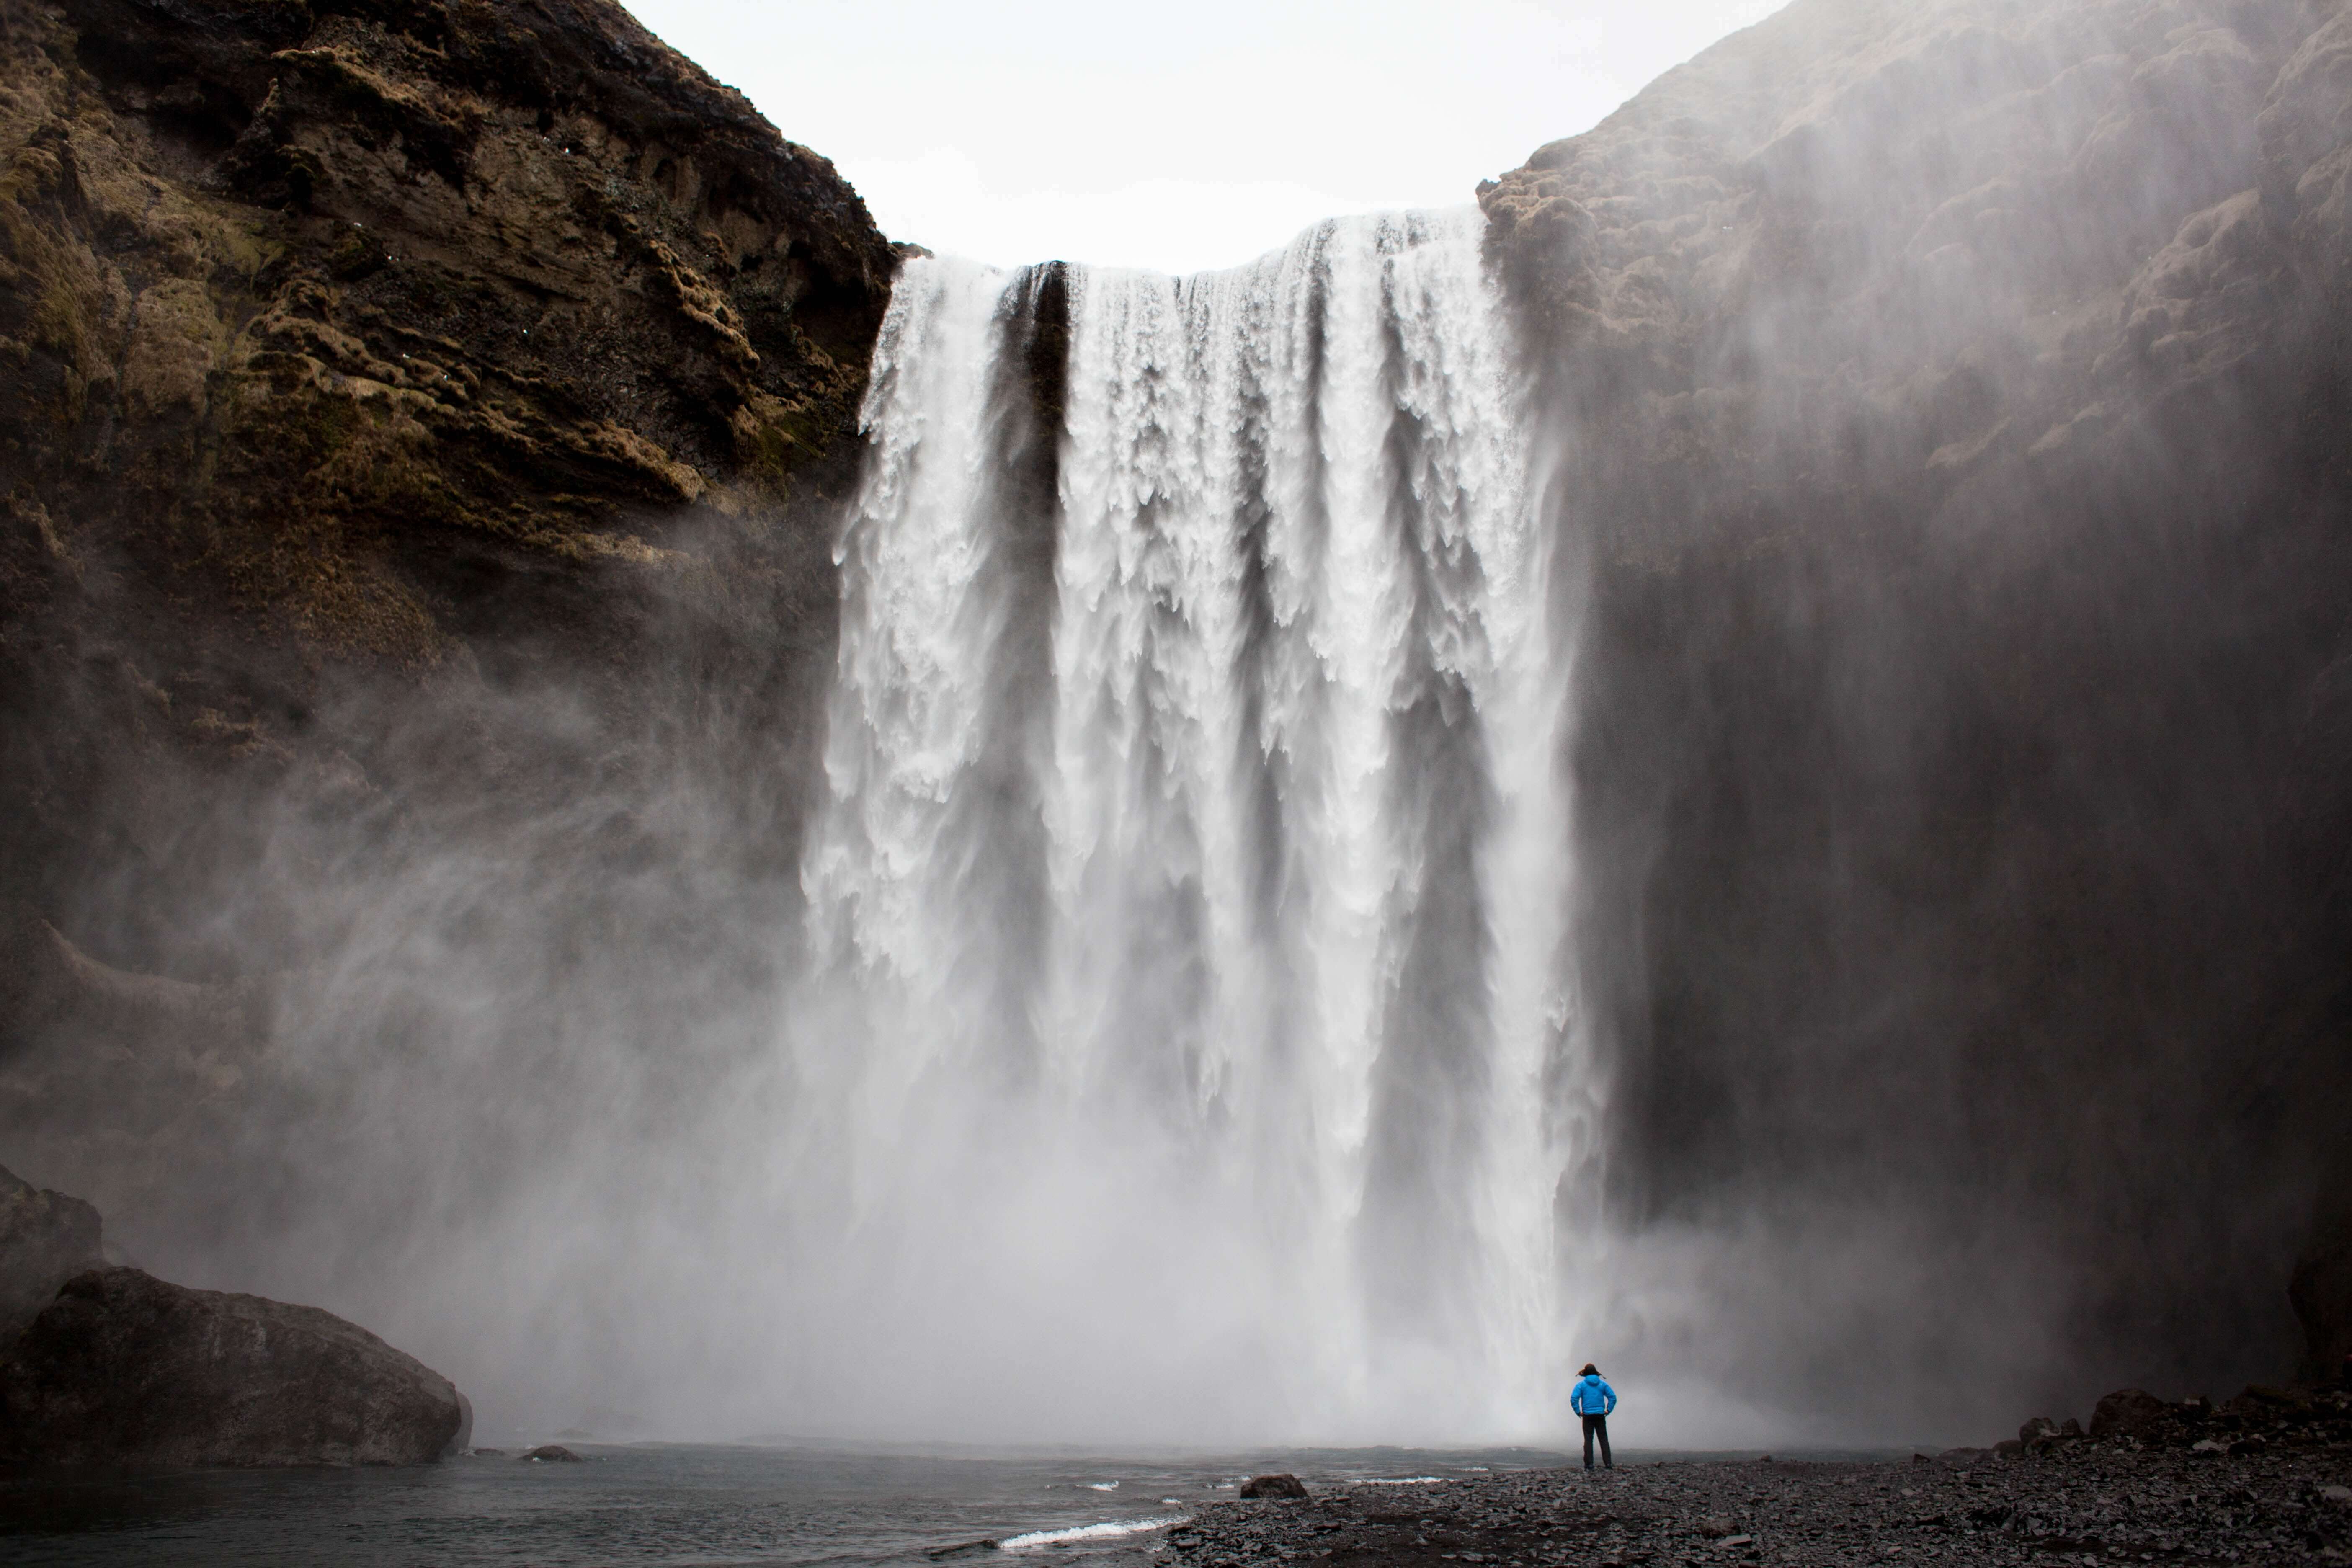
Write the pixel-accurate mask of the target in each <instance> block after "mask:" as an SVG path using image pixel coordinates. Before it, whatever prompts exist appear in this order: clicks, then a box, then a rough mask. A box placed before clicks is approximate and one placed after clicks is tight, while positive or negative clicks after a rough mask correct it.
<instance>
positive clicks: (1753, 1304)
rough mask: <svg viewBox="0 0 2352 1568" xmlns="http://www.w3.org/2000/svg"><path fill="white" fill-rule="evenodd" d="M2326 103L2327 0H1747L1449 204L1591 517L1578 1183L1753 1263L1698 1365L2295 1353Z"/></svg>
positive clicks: (2049, 1374)
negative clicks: (1746, 10)
mask: <svg viewBox="0 0 2352 1568" xmlns="http://www.w3.org/2000/svg"><path fill="white" fill-rule="evenodd" d="M2347 106H2352V12H2347V10H2346V9H2345V8H2344V7H2343V6H2341V5H2337V4H2334V3H2327V4H2321V3H2316V0H2311V3H2306V0H2228V3H2225V0H2178V3H2148V0H2099V3H2095V4H2069V5H2007V4H1990V3H1979V0H1939V3H1937V4H1933V5H1887V4H1883V3H1880V0H1799V3H1798V4H1796V5H1792V6H1790V8H1789V9H1788V10H1787V11H1785V12H1783V13H1781V14H1780V16H1776V17H1774V18H1773V19H1771V20H1770V21H1769V22H1767V23H1765V24H1763V25H1761V26H1757V27H1755V28H1751V29H1749V30H1748V31H1747V32H1745V33H1743V34H1740V35H1738V36H1736V37H1732V38H1731V39H1728V40H1727V41H1726V42H1724V43H1723V44H1721V45H1718V46H1717V47H1715V48H1714V49H1712V50H1710V51H1709V52H1708V53H1706V54H1705V55H1703V56H1701V57H1700V58H1698V59H1697V60H1696V61H1694V62H1693V63H1692V64H1690V65H1687V66H1685V67H1684V68H1680V69H1678V70H1676V71H1675V72H1672V73H1670V74H1669V75H1668V76H1666V77H1665V78H1664V79H1661V80H1660V81H1659V82H1658V83H1657V84H1656V85H1655V86H1654V87H1652V88H1651V89H1649V90H1647V91H1646V92H1644V93H1643V94H1642V95H1641V96H1640V97H1639V98H1637V99H1635V100H1633V101H1632V102H1631V103H1629V104H1628V105H1626V106H1625V107H1624V108H1623V109H1622V110H1620V111H1619V112H1618V113H1617V114H1616V115H1614V116H1612V118H1611V119H1610V120H1608V121H1605V122H1604V123H1603V124H1601V126H1600V127H1598V128H1597V129H1595V130H1594V131H1593V132H1591V133H1589V134H1587V135H1585V136H1582V137H1579V138H1576V139H1573V140H1571V141H1568V142H1558V143H1554V144H1552V145H1550V146H1548V147H1545V148H1543V149H1541V150H1539V151H1538V153H1536V154H1535V155H1534V156H1533V157H1532V158H1530V159H1529V160H1528V163H1527V164H1526V166H1524V167H1522V168H1520V169H1517V170H1515V171H1513V172H1512V173H1510V174H1507V175H1505V176H1504V177H1503V178H1502V179H1501V180H1499V181H1497V182H1491V183H1489V184H1487V185H1486V186H1483V187H1482V188H1481V193H1480V195H1481V201H1482V204H1483V205H1484V206H1485V208H1486V212H1487V215H1488V218H1489V223H1490V233H1491V235H1492V237H1493V241H1494V246H1495V252H1496V260H1497V263H1498V265H1499V266H1500V267H1502V268H1503V269H1504V270H1505V273H1506V275H1507V277H1508V278H1509V279H1511V282H1512V286H1513V289H1514V292H1515V294H1516V297H1517V300H1518V301H1519V303H1520V305H1521V306H1522V308H1523V309H1524V310H1525V311H1526V314H1527V318H1528V322H1529V326H1530V331H1531V334H1532V337H1533V340H1534V342H1536V344H1537V353H1538V363H1539V368H1540V372H1541V376H1542V391H1543V399H1544V403H1545V407H1546V410H1547V417H1548V421H1549V424H1548V429H1549V433H1550V438H1551V441H1552V452H1551V455H1552V457H1553V458H1554V459H1555V467H1554V468H1553V470H1552V472H1551V475H1550V482H1551V490H1550V494H1549V504H1550V505H1551V506H1552V508H1553V509H1554V510H1555V513H1556V515H1557V516H1558V518H1559V520H1560V521H1561V524H1562V526H1563V527H1564V529H1565V530H1566V532H1567V537H1570V538H1571V539H1575V540H1579V541H1581V542H1584V543H1585V544H1586V545H1587V546H1589V553H1588V555H1587V556H1585V557H1584V558H1581V559H1579V560H1577V561H1575V562H1574V563H1572V567H1571V569H1570V570H1569V571H1567V572H1564V573H1563V574H1562V579H1561V584H1560V592H1561V594H1562V595H1563V602H1564V603H1566V604H1569V605H1571V606H1572V607H1574V608H1575V609H1576V610H1577V611H1578V613H1579V615H1580V621H1579V623H1578V624H1579V626H1580V631H1579V633H1578V634H1577V635H1578V637H1579V638H1580V658H1579V664H1578V666H1577V668H1578V669H1579V672H1580V674H1579V687H1578V692H1577V700H1578V704H1579V709H1580V723H1579V725H1578V727H1577V740H1576V742H1575V743H1574V747H1573V750H1572V752H1571V753H1570V754H1569V755H1567V756H1565V757H1563V759H1562V765H1563V766H1564V767H1565V768H1567V769H1568V770H1569V771H1570V773H1571V774H1572V775H1573V777H1574V779H1575V782H1576V789H1577V800H1578V803H1579V804H1578V815H1579V821H1578V827H1577V831H1578V834H1579V838H1580V848H1581V853H1582V860H1581V863H1580V883H1581V885H1580V889H1579V895H1578V897H1579V903H1578V912H1579V919H1580V928H1579V929H1580V938H1579V940H1580V943H1581V946H1582V949H1583V952H1584V957H1585V973H1586V975H1587V976H1588V981H1589V983H1590V984H1591V990H1590V992H1589V994H1587V995H1586V997H1585V998H1584V1001H1585V1005H1586V1008H1587V1021H1588V1023H1589V1024H1590V1026H1591V1039H1592V1041H1593V1044H1594V1047H1595V1048H1596V1049H1597V1050H1598V1051H1599V1052H1600V1054H1601V1058H1602V1060H1603V1062H1604V1063H1605V1065H1606V1069H1607V1073H1608V1076H1609V1078H1610V1080H1611V1087H1610V1089H1609V1094H1610V1098H1611V1102H1612V1109H1611V1111H1610V1113H1609V1116H1608V1118H1607V1121H1606V1125H1608V1126H1609V1127H1610V1128H1611V1129H1612V1133H1611V1138H1610V1141H1609V1142H1608V1143H1607V1145H1606V1146H1605V1147H1604V1148H1603V1149H1602V1150H1601V1151H1600V1152H1599V1153H1598V1154H1597V1155H1596V1158H1598V1159H1599V1160H1600V1161H1601V1163H1603V1164H1604V1165H1605V1167H1606V1182H1605V1184H1604V1186H1605V1190H1606V1192H1607V1193H1608V1194H1609V1199H1608V1202H1609V1204H1610V1205H1611V1206H1612V1209H1613V1211H1614V1213H1615V1215H1616V1216H1617V1218H1618V1220H1619V1222H1620V1223H1621V1224H1623V1225H1625V1226H1630V1227H1633V1228H1635V1229H1637V1230H1638V1229H1645V1228H1648V1227H1652V1226H1671V1225H1672V1224H1673V1223H1675V1222H1676V1221H1680V1220H1701V1221H1704V1222H1706V1223H1708V1224H1711V1225H1717V1226H1727V1227H1733V1228H1739V1227H1744V1229H1741V1232H1740V1233H1742V1234H1747V1235H1748V1236H1750V1237H1753V1238H1754V1239H1753V1245H1752V1246H1751V1247H1747V1248H1745V1249H1741V1250H1738V1252H1737V1253H1736V1255H1735V1256H1734V1257H1733V1258H1730V1259H1728V1260H1727V1263H1726V1265H1725V1271H1724V1273H1723V1277H1722V1279H1720V1280H1719V1283H1720V1284H1721V1286H1722V1288H1723V1289H1724V1291H1725V1293H1726V1295H1727V1297H1731V1298H1735V1299H1737V1300H1739V1301H1740V1302H1741V1303H1742V1307H1741V1310H1740V1312H1739V1313H1737V1314H1734V1313H1728V1312H1727V1313H1721V1314H1715V1315H1711V1316H1708V1317H1707V1318H1706V1320H1705V1321H1703V1322H1702V1323H1700V1324H1699V1325H1696V1328H1695V1330H1694V1333H1695V1342H1696V1343H1697V1344H1699V1345H1702V1346H1705V1347H1707V1348H1706V1349H1704V1350H1702V1351H1700V1352H1698V1353H1699V1355H1700V1359H1701V1360H1702V1361H1705V1362H1709V1363H1714V1362H1718V1361H1719V1362H1720V1363H1721V1367H1720V1370H1721V1371H1722V1372H1723V1373H1725V1374H1726V1375H1736V1376H1737V1377H1738V1379H1739V1380H1740V1381H1741V1382H1743V1383H1744V1384H1748V1385H1751V1386H1758V1387H1759V1388H1762V1389H1764V1390H1766V1391H1768V1393H1769V1391H1770V1390H1773V1389H1777V1388H1782V1387H1787V1388H1795V1387H1799V1386H1803V1387H1807V1388H1809V1389H1811V1390H1813V1391H1815V1395H1816V1396H1817V1397H1822V1398H1826V1399H1832V1400H1837V1401H1841V1402H1843V1404H1844V1405H1846V1407H1847V1408H1848V1409H1850V1410H1855V1411H1870V1410H1879V1411H1883V1412H1888V1413H1893V1412H1896V1411H1900V1410H1902V1409H1905V1408H1906V1407H1907V1408H1917V1407H1919V1395H1920V1392H1921V1391H1922V1390H1923V1389H1928V1388H1934V1387H1937V1380H1938V1379H1939V1378H1942V1377H1944V1376H1946V1375H1947V1373H1948V1368H1949V1367H1951V1366H1952V1365H1954V1364H1960V1363H1966V1364H1973V1365H1976V1366H1978V1367H1980V1368H1983V1369H1985V1370H1986V1371H1988V1372H1998V1373H1999V1374H2000V1378H1999V1379H1998V1380H1997V1381H2003V1382H2006V1384H2007V1386H2008V1387H2009V1388H2010V1389H2011V1391H2012V1392H2013V1391H2014V1390H2015V1389H2016V1388H2017V1387H2018V1386H2020V1384H2029V1385H2030V1384H2032V1383H2034V1382H2036V1381H2039V1382H2040V1383H2042V1384H2046V1386H2047V1388H2048V1391H2049V1394H2050V1395H2051V1396H2052V1397H2053V1398H2061V1399H2063V1398H2064V1397H2067V1396H2070V1395H2072V1394H2080V1393H2082V1392H2083V1391H2084V1389H2088V1390H2089V1391H2090V1392H2092V1393H2095V1392H2096V1390H2097V1389H2098V1388H2102V1387H2105V1386H2108V1385H2109V1384H2113V1383H2117V1382H2126V1381H2142V1382H2147V1383H2148V1384H2149V1385H2150V1386H2156V1385H2158V1384H2167V1385H2169V1384H2173V1383H2176V1382H2178V1381H2179V1380H2181V1379H2185V1378H2188V1377H2190V1376H2210V1377H2212V1378H2213V1379H2214V1380H2215V1381H2217V1382H2219V1381H2224V1380H2226V1379H2227V1378H2228V1377H2229V1376H2231V1375H2232V1374H2233V1373H2245V1374H2255V1373H2259V1374H2262V1375H2276V1374H2278V1373H2281V1372H2283V1371H2284V1370H2285V1363H2292V1361H2293V1359H2294V1353H2295V1349H2296V1346H2295V1339H2296V1335H2295V1331H2294V1329H2295V1325H2294V1319H2293V1317H2292V1316H2291V1315H2290V1313H2289V1310H2288V1307H2287V1303H2286V1296H2285V1285H2286V1282H2287V1279H2288V1278H2289V1275H2290V1273H2291V1271H2292V1266H2293V1263H2294V1257H2295V1254H2296V1251H2297V1249H2298V1247H2305V1246H2317V1245H2319V1243H2318V1242H2317V1241H2316V1240H2314V1239H2311V1237H2312V1233H2311V1232H2309V1231H2308V1230H2307V1229H2306V1227H2307V1226H2309V1225H2310V1223H2311V1221H2310V1215H2312V1214H2313V1213H2314V1212H2315V1210H2314V1208H2313V1203H2314V1197H2315V1193H2316V1192H2317V1191H2318V1190H2319V1186H2320V1182H2321V1178H2320V1174H2319V1173H2320V1172H2321V1171H2322V1170H2324V1168H2325V1165H2326V1160H2327V1158H2328V1151H2329V1148H2330V1146H2331V1145H2333V1144H2335V1143H2336V1142H2340V1140H2341V1138H2342V1136H2343V1126H2342V1119H2341V1116H2340V1113H2339V1112H2338V1110H2336V1109H2335V1108H2339V1107H2341V1106H2342V1105H2343V1104H2344V1103H2345V1102H2346V1091H2347V1087H2348V1086H2347V1056H2352V1052H2347V1026H2352V994H2347V989H2346V984H2345V982H2346V979H2347V975H2346V973H2345V971H2344V968H2343V962H2342V955H2343V953H2344V952H2345V951H2346V950H2347V938H2352V925H2347V913H2352V900H2347V893H2352V881H2347V876H2346V862H2345V859H2344V846H2345V845H2346V844H2347V842H2352V838H2348V837H2347V833H2352V792H2347V778H2352V774H2347V770H2346V765H2345V764H2346V763H2347V760H2352V756H2347V742H2352V706H2347V693H2352V688H2347V685H2346V681H2345V671H2346V670H2347V668H2352V664H2347V662H2346V660H2347V656H2352V641H2347V631H2346V623H2345V619H2344V598H2343V590H2342V584H2344V583H2345V582H2346V581H2347V570H2348V569H2352V530H2347V526H2346V524H2347V519H2352V458H2347V454H2352V446H2347V442H2346V441H2345V439H2344V435H2343V432H2344V430H2345V428H2346V418H2347V412H2352V410H2347V386H2352V342H2347V322H2348V321H2352V197H2348V196H2347V189H2348V188H2352V107H2347ZM2339 1180H2340V1178H2339ZM2317 1212H2320V1213H2321V1214H2323V1215H2325V1214H2326V1213H2328V1212H2332V1209H2331V1206H2330V1205H2327V1204H2324V1203H2323V1204H2322V1205H2320V1207H2319V1210H2318V1211H2317ZM2322 1228H2323V1229H2324V1228H2325V1226H2322ZM2323 1273H2324V1270H2318V1269H2306V1272H2305V1278H2306V1279H2310V1280H2312V1281H2314V1282H2315V1283H2314V1285H2313V1287H2312V1289H2310V1290H2307V1291H2305V1292H2303V1294H2315V1292H2316V1291H2317V1289H2318V1287H2317V1283H2316V1282H2317V1281H2319V1280H2320V1279H2321V1277H2322V1274H2323ZM2327 1278H2333V1277H2332V1276H2327ZM2330 1310H2333V1311H2334V1312H2335V1313H2336V1317H2337V1319H2339V1320H2340V1318H2341V1315H2342V1311H2343V1308H2342V1306H2341V1304H2340V1303H2339V1304H2338V1305H2337V1306H2336V1307H2335V1308H2333V1309H2330ZM1759 1324H1769V1325H1770V1327H1769V1330H1759V1329H1758V1328H1757V1325H1759ZM2306 1326H2307V1328H2308V1329H2309V1331H2310V1336H2311V1337H2310V1346H2311V1350H2312V1351H2313V1352H2318V1351H2319V1350H2320V1349H2321V1348H2322V1347H2323V1345H2324V1344H2328V1343H2333V1342H2335V1340H2334V1339H2332V1338H2330V1336H2331V1335H2332V1336H2336V1337H2337V1338H2340V1335H2341V1333H2342V1329H2341V1327H2340V1323H2339V1325H2338V1326H2336V1327H2334V1328H2328V1327H2326V1326H2325V1325H2323V1324H2321V1323H2318V1322H2316V1321H2313V1322H2310V1323H2307V1325H2306ZM1858 1336H1866V1338H1858ZM1856 1342H1867V1343H1870V1344H1872V1345H1873V1346H1874V1347H1875V1348H1874V1352H1873V1353H1871V1354H1869V1355H1855V1354H1853V1353H1852V1351H1851V1347H1852V1345H1853V1344H1854V1343H1856ZM2336 1353H2341V1352H2340V1351H2339V1352H2336ZM2233 1355H2234V1356H2238V1357H2240V1358H2242V1363H2243V1364H2242V1365H2240V1364H2233V1363H2229V1361H2228V1358H2229V1357H2231V1356H2233ZM2102 1379H2104V1380H2105V1381H2101V1380H2102ZM1946 1408H1948V1409H1949V1408H1951V1406H1949V1405H1947V1406H1946Z"/></svg>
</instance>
